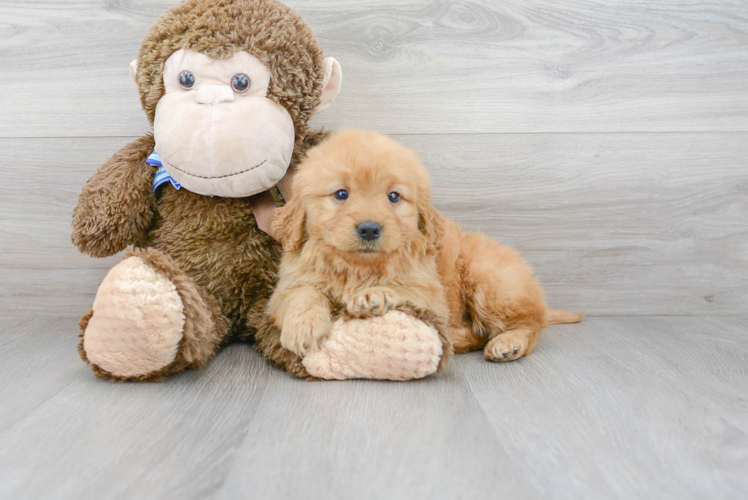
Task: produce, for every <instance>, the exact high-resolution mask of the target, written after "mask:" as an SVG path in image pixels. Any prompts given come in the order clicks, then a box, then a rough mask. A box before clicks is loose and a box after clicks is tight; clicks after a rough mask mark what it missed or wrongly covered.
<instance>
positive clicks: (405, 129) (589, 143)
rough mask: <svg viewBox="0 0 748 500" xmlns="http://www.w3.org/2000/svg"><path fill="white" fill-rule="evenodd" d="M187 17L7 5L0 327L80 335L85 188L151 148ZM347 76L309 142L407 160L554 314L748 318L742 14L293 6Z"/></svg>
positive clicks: (6, 0)
mask: <svg viewBox="0 0 748 500" xmlns="http://www.w3.org/2000/svg"><path fill="white" fill-rule="evenodd" d="M173 3H175V2H163V1H161V2H159V1H145V0H144V1H129V0H119V1H104V0H55V1H36V0H24V1H11V0H0V151H2V156H0V176H2V179H3V181H2V182H0V298H1V300H0V314H2V313H33V314H36V315H61V314H71V313H73V314H78V313H82V312H84V311H85V310H86V309H87V308H88V306H89V304H90V302H91V301H92V299H93V296H94V293H95V290H96V285H97V283H98V282H99V281H100V280H101V279H102V278H103V276H104V274H105V273H106V270H107V269H108V268H109V267H110V266H111V265H112V264H113V263H114V262H116V258H111V259H104V260H95V259H91V258H88V257H86V256H83V255H80V254H78V253H77V251H76V250H75V249H74V248H73V247H72V245H71V244H70V242H69V235H70V215H71V211H72V208H73V206H74V204H75V201H76V197H77V195H78V192H79V191H80V188H81V187H82V185H83V183H84V182H85V180H86V179H87V178H88V177H89V176H90V175H91V174H92V173H93V172H94V171H95V169H96V168H97V166H98V165H100V164H101V163H102V162H103V161H105V160H106V159H107V157H109V156H110V155H111V154H112V153H113V152H114V151H116V150H117V149H118V148H119V147H121V146H122V145H124V144H125V143H127V142H128V141H130V140H132V138H133V137H136V136H139V135H141V134H142V133H143V132H145V131H146V130H148V124H147V122H146V119H145V116H144V114H143V112H142V110H141V109H140V106H139V102H138V98H137V93H136V90H135V88H134V86H133V85H132V83H131V82H130V79H129V76H128V69H127V68H128V64H129V62H130V61H131V60H132V59H134V58H135V56H136V53H137V49H138V45H139V42H140V38H141V37H142V36H143V34H145V32H146V31H147V30H148V28H149V26H150V25H151V24H152V23H153V21H154V20H155V19H156V17H158V15H159V14H161V13H162V12H163V11H164V10H166V9H167V8H168V7H169V6H170V5H172V4H173ZM287 3H288V4H289V5H291V6H292V7H294V8H296V9H297V10H298V11H300V12H301V13H302V14H303V15H304V17H305V18H306V20H307V21H308V22H309V24H310V25H311V26H312V27H313V28H314V30H315V32H316V34H317V36H318V37H319V39H320V42H321V43H322V45H323V46H324V48H325V49H326V52H327V53H328V54H329V55H333V56H335V57H336V58H337V59H338V60H339V61H340V62H341V64H342V67H343V72H344V87H343V91H342V93H341V95H340V97H339V99H338V101H337V102H336V103H335V104H334V106H333V107H332V108H331V109H330V110H328V111H327V112H326V113H324V114H322V115H320V116H319V117H318V118H317V119H316V120H315V123H316V124H317V125H325V126H326V127H328V128H338V127H342V126H354V127H365V128H372V129H376V130H379V131H381V132H384V133H387V134H392V135H394V136H395V137H396V138H397V139H399V140H401V141H403V142H404V143H406V144H407V145H409V146H411V147H413V148H415V149H416V150H417V151H418V152H419V153H420V154H421V155H422V156H423V158H424V161H425V162H426V164H427V165H428V166H429V167H430V168H431V169H432V172H433V176H434V181H435V189H436V199H437V202H438V205H439V206H440V207H441V208H442V209H443V210H444V212H445V213H446V214H447V215H449V216H451V217H453V218H455V219H457V220H460V221H461V222H462V223H463V225H464V226H465V227H467V228H470V229H476V230H480V231H482V232H484V233H486V234H488V235H491V236H493V237H496V238H498V239H500V240H502V241H504V242H506V243H509V244H512V245H514V246H516V247H517V248H518V249H520V250H521V251H522V252H523V253H524V255H525V256H526V257H527V259H528V260H529V261H530V262H531V263H532V264H533V265H534V267H535V269H536V270H537V273H538V276H539V277H540V279H541V280H542V282H543V283H544V285H545V289H546V291H547V295H548V299H549V302H550V303H551V304H552V305H553V306H556V307H565V308H570V309H575V310H585V311H587V312H588V313H589V314H593V315H644V314H661V315H671V314H687V315H692V314H739V313H745V311H746V310H748V226H747V223H748V2H743V1H732V2H729V1H713V2H693V1H662V2H643V1H622V0H621V1H613V0H600V1H585V0H569V1H565V2H553V1H541V0H532V1H531V0H517V1H501V2H497V1H453V0H434V1H420V2H419V1H408V2H403V1H393V0H376V1H375V0H355V1H354V0H342V1H338V0H335V1H329V0H308V1H301V0H287Z"/></svg>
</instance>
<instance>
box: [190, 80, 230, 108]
mask: <svg viewBox="0 0 748 500" xmlns="http://www.w3.org/2000/svg"><path fill="white" fill-rule="evenodd" d="M195 100H196V101H197V102H198V103H200V104H213V105H215V104H220V103H222V102H232V101H233V100H234V91H233V90H231V87H229V86H228V85H203V86H202V87H200V88H199V89H198V91H197V95H196V96H195Z"/></svg>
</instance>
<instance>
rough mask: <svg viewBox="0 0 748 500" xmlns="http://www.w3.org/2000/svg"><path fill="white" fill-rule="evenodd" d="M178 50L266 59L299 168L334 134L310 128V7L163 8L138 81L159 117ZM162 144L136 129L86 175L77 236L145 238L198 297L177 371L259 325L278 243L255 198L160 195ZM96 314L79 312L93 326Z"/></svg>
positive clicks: (197, 2) (99, 251) (269, 0)
mask: <svg viewBox="0 0 748 500" xmlns="http://www.w3.org/2000/svg"><path fill="white" fill-rule="evenodd" d="M180 48H190V49H193V50H197V51H200V52H202V53H203V54H205V55H208V56H210V57H217V58H226V57H230V56H231V55H232V54H233V53H235V52H236V51H240V50H247V51H249V52H250V53H251V54H253V55H255V56H256V57H258V58H259V59H260V60H261V61H262V62H263V63H265V64H266V66H267V67H268V70H269V71H270V75H271V81H270V87H269V90H268V97H269V98H270V99H273V100H274V101H276V102H278V103H280V104H281V105H282V106H283V107H284V108H286V109H287V110H288V112H289V113H290V114H291V116H292V117H293V120H294V124H295V130H296V148H295V150H294V156H293V161H292V164H291V167H290V168H291V169H293V168H295V163H296V162H298V161H299V160H300V159H301V158H302V157H303V155H304V153H305V152H306V150H307V149H308V148H310V147H311V146H314V145H315V144H316V143H317V142H319V141H320V140H322V139H323V138H324V137H325V136H326V132H322V131H311V132H310V131H309V130H308V127H307V121H308V119H309V117H310V114H311V112H312V110H313V109H314V107H315V106H316V105H317V104H318V103H319V98H320V93H321V90H322V79H323V75H322V74H321V61H322V51H321V50H320V48H319V46H318V45H317V42H316V41H315V40H314V38H313V36H312V32H311V30H310V29H309V27H308V26H306V24H304V22H303V20H302V19H301V17H300V16H299V15H298V14H296V13H295V12H293V11H292V10H291V9H289V8H288V7H286V6H285V5H283V4H281V3H280V2H277V1H275V0H233V1H229V0H213V1H205V0H188V1H186V2H183V3H181V4H179V5H177V6H176V7H174V8H172V9H171V10H169V11H168V12H167V13H165V14H164V15H163V16H162V17H161V18H160V19H159V21H158V22H156V23H155V25H154V26H153V28H152V29H151V32H150V33H149V34H148V35H147V36H146V37H145V39H144V40H143V43H142V45H141V49H140V54H139V58H138V63H139V69H138V87H139V91H140V95H141V101H142V104H143V109H144V110H145V112H146V114H147V115H148V118H149V120H150V121H151V123H152V122H153V117H154V110H155V106H156V104H157V103H158V100H159V99H160V98H161V97H162V96H163V94H164V86H163V80H162V74H161V73H162V71H163V67H164V62H165V60H166V59H167V58H168V57H169V56H170V55H171V54H172V53H173V52H174V51H176V50H178V49H180ZM153 147H154V140H153V137H152V136H151V135H146V136H144V137H142V138H141V139H138V140H137V141H135V142H133V143H131V144H129V145H127V146H125V147H123V148H122V149H121V150H120V151H118V152H117V153H116V154H115V155H114V156H112V158H110V159H109V160H108V161H107V162H106V163H105V164H104V165H103V166H102V167H101V168H99V170H98V171H97V172H96V173H95V174H94V175H93V176H92V177H91V179H89V180H88V182H87V183H86V185H85V187H84V188H83V191H82V192H81V195H80V198H79V200H78V205H77V206H76V208H75V210H74V212H73V235H72V241H73V243H74V244H75V245H76V246H77V247H78V248H79V249H80V250H81V251H82V252H85V253H87V254H89V255H92V256H94V257H106V256H109V255H112V254H115V253H117V252H119V251H121V250H123V249H124V248H126V247H127V246H128V245H135V246H136V247H143V248H148V249H149V252H147V253H146V254H147V255H149V256H150V255H153V256H154V260H153V261H152V262H149V263H151V264H153V265H154V267H155V268H156V269H158V270H160V271H163V272H164V273H165V275H166V276H167V277H170V279H172V280H173V281H175V284H176V285H177V288H178V290H180V296H181V297H182V299H183V300H185V299H186V297H191V298H192V299H194V300H192V299H189V300H186V301H185V307H186V309H187V310H186V313H185V314H186V316H187V317H188V322H187V325H188V327H187V328H186V329H185V332H184V335H185V338H184V340H183V342H182V344H181V346H180V352H179V355H178V356H177V360H175V362H174V363H172V365H170V366H169V367H168V369H167V370H166V371H167V372H174V371H179V370H181V369H184V368H185V367H198V366H202V365H203V364H204V363H205V362H206V361H207V360H208V359H209V358H210V356H212V354H213V352H214V351H215V346H216V345H218V344H220V343H222V342H224V341H226V340H227V339H228V338H230V337H231V336H233V337H235V338H240V339H244V340H249V339H251V337H252V334H253V333H254V331H255V327H254V326H253V325H251V324H248V322H247V318H248V316H249V314H250V312H251V311H253V310H255V309H254V308H255V307H256V305H257V304H258V303H259V302H261V301H263V300H266V299H268V298H269V297H270V294H271V292H272V290H273V286H274V284H275V281H276V279H277V276H276V272H277V265H278V261H279V259H280V253H281V247H280V245H279V244H278V243H277V242H276V241H275V240H273V239H272V238H271V237H270V236H268V235H266V234H265V233H263V232H261V231H260V230H259V229H258V227H257V223H256V221H255V217H254V215H253V212H252V208H251V206H250V203H249V200H248V199H247V198H221V197H209V196H201V195H198V194H195V193H191V192H189V191H187V190H185V189H182V190H176V189H174V188H172V187H171V186H169V185H167V186H164V187H161V188H159V191H158V192H157V195H156V196H154V195H153V193H152V187H151V186H152V181H153V174H154V172H155V168H154V167H152V166H150V165H147V164H146V162H145V160H146V159H147V157H148V155H149V154H150V153H151V152H152V151H153ZM151 249H152V250H155V251H157V252H151V251H150V250H151ZM156 255H158V256H162V257H163V259H161V257H155V256H156ZM156 260H158V261H159V262H160V263H155V262H156ZM179 283H182V285H183V286H182V285H180V284H179ZM188 290H189V291H188ZM201 300H202V303H201ZM206 307H207V310H204V308H206ZM219 310H220V314H218V312H217V311H219ZM88 317H89V318H90V316H88ZM190 318H193V319H194V321H193V320H192V319H190ZM87 319H88V318H84V320H82V328H83V329H84V330H85V324H86V323H87V321H86V320H87ZM210 322H212V324H213V327H210V326H209V323H210ZM189 325H193V326H189ZM270 354H271V355H273V353H270ZM279 362H281V363H283V362H284V360H280V361H279ZM164 374H165V373H159V374H153V377H155V378H159V377H162V376H163V375H164ZM101 375H103V376H106V374H101Z"/></svg>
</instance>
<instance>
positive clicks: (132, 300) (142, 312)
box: [78, 248, 229, 381]
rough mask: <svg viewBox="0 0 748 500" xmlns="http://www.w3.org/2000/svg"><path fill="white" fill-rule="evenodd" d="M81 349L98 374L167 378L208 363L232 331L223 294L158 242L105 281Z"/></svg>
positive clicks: (84, 324)
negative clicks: (204, 287) (216, 296)
mask: <svg viewBox="0 0 748 500" xmlns="http://www.w3.org/2000/svg"><path fill="white" fill-rule="evenodd" d="M80 327H81V335H80V337H81V341H80V343H79V345H78V352H79V353H80V355H81V358H82V359H83V360H84V361H86V362H88V363H89V364H90V365H91V368H92V369H93V371H94V373H95V374H96V376H97V377H106V378H111V379H114V380H119V381H124V380H148V381H157V380H161V379H163V378H164V377H165V376H166V375H168V374H169V373H174V372H178V371H182V370H184V369H185V368H200V367H202V366H203V365H205V363H206V362H207V361H208V360H209V359H210V358H211V357H212V356H213V354H214V353H215V351H216V348H217V346H218V345H219V344H220V343H221V341H222V340H223V339H224V337H226V335H227V333H228V330H229V321H228V320H227V319H226V318H225V317H224V316H223V315H222V314H221V311H220V309H219V308H218V305H217V304H216V303H215V301H214V300H213V299H212V298H210V297H207V296H206V294H205V293H204V292H201V290H200V289H199V288H198V287H197V286H196V285H195V284H194V283H193V282H192V280H191V279H190V278H189V277H188V276H187V275H185V274H184V273H183V272H182V271H181V270H180V269H179V268H178V267H177V265H176V264H175V263H174V262H173V261H172V260H171V259H170V258H169V257H168V256H166V255H164V254H163V253H161V252H159V251H158V250H155V249H152V248H148V249H135V250H133V251H128V252H127V257H126V258H125V259H124V260H123V261H122V262H120V263H119V264H117V265H116V266H114V267H113V268H112V269H111V270H110V271H109V274H107V276H106V277H105V278H104V281H103V282H102V283H101V285H100V286H99V290H98V292H97V294H96V299H95V300H94V303H93V307H92V308H91V310H90V311H89V312H88V314H86V315H85V316H83V318H82V319H81V322H80Z"/></svg>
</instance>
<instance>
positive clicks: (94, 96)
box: [0, 0, 748, 137]
mask: <svg viewBox="0 0 748 500" xmlns="http://www.w3.org/2000/svg"><path fill="white" fill-rule="evenodd" d="M174 3H176V1H138V2H134V1H129V0H128V1H118V2H108V1H104V0H98V1H97V0H55V1H49V0H47V1H36V0H35V1H31V2H28V1H18V0H16V1H4V2H3V3H2V4H0V19H2V25H0V26H1V27H0V67H2V68H3V78H2V79H0V115H1V116H2V117H3V119H2V120H0V137H30V136H33V137H66V136H125V135H140V134H142V133H143V132H144V131H145V130H146V129H147V122H146V120H145V117H144V114H143V113H142V111H141V110H140V106H139V102H138V98H137V94H136V91H135V89H134V86H133V85H132V82H131V81H130V79H129V77H128V69H127V68H128V64H129V62H130V61H131V60H132V59H134V58H135V57H136V54H137V49H138V46H139V42H140V39H141V37H142V36H143V35H144V34H145V33H146V32H147V30H148V28H149V27H150V25H151V24H152V23H153V21H155V19H156V18H157V16H158V15H160V14H161V13H162V12H164V11H165V10H166V9H167V8H168V7H169V6H171V5H173V4H174ZM287 3H288V4H289V5H290V6H291V7H294V8H295V9H297V10H298V11H299V12H300V13H301V14H302V15H303V16H304V17H305V18H306V20H307V22H308V23H309V24H310V25H311V26H312V27H313V29H314V30H315V33H316V34H317V36H318V37H319V39H320V42H321V43H322V45H323V47H324V48H325V50H326V51H327V53H328V54H331V55H334V56H335V57H337V58H338V59H339V60H340V62H341V64H342V66H343V72H344V75H345V83H344V87H343V92H342V93H341V95H340V97H339V101H338V102H337V103H336V104H335V105H334V106H333V107H332V108H331V109H330V111H329V112H327V113H325V114H324V115H321V117H320V120H321V121H319V122H317V123H324V124H327V125H328V126H331V127H333V128H337V127H339V126H344V125H348V126H358V127H366V128H374V129H377V130H381V131H383V132H387V133H400V134H423V133H489V132H490V133H497V132H506V133H517V132H530V133H538V132H601V131H607V132H620V131H628V132H641V131H747V130H748V91H747V90H746V85H745V82H746V80H748V66H746V64H745V61H746V60H747V59H748V4H746V3H745V2H729V1H716V2H692V1H685V0H669V1H664V2H655V3H653V2H648V1H643V0H638V1H634V2H629V1H624V0H616V1H608V0H575V1H573V2H554V1H551V0H532V1H526V0H515V1H503V2H495V1H492V0H474V1H470V2H458V1H448V0H424V1H414V0H410V1H397V0H386V1H382V0H376V1H375V0H336V1H335V2H331V1H329V0H309V1H303V0H288V1H287Z"/></svg>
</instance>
